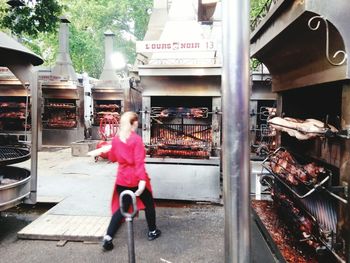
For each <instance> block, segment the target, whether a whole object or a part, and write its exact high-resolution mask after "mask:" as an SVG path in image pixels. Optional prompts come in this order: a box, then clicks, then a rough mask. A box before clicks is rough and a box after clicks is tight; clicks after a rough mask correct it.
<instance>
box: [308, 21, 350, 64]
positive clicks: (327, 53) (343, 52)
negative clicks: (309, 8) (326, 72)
mask: <svg viewBox="0 0 350 263" xmlns="http://www.w3.org/2000/svg"><path fill="white" fill-rule="evenodd" d="M314 20H317V22H316V24H315V25H312V22H313V21H314ZM321 20H322V21H324V23H325V25H326V57H327V60H328V62H329V63H330V64H332V65H333V66H340V65H342V64H344V63H345V61H346V60H347V56H348V55H347V53H346V52H345V51H344V50H338V51H336V52H335V53H334V55H333V56H332V58H333V59H334V58H336V57H337V56H338V55H339V54H340V55H343V59H342V60H341V61H340V62H338V63H336V62H333V61H332V60H331V59H330V56H329V26H328V21H327V19H326V18H325V17H324V16H313V17H311V18H310V19H309V22H308V26H309V28H310V29H311V30H313V31H316V30H318V29H319V27H320V24H321V22H320V21H321Z"/></svg>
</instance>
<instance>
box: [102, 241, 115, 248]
mask: <svg viewBox="0 0 350 263" xmlns="http://www.w3.org/2000/svg"><path fill="white" fill-rule="evenodd" d="M102 248H103V250H104V251H109V250H112V249H113V248H114V245H113V242H112V240H109V241H108V240H105V239H104V240H103V241H102Z"/></svg>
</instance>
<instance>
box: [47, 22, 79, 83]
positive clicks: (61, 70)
mask: <svg viewBox="0 0 350 263" xmlns="http://www.w3.org/2000/svg"><path fill="white" fill-rule="evenodd" d="M60 20H61V24H60V30H59V51H58V54H57V59H56V64H55V66H54V67H53V69H52V75H53V76H60V77H61V80H67V81H69V80H70V81H74V82H77V81H78V79H77V76H76V73H75V70H74V68H73V64H72V60H71V58H70V55H69V28H68V24H69V23H70V22H69V20H68V19H67V18H66V17H60Z"/></svg>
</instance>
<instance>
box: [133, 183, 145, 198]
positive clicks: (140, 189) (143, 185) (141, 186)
mask: <svg viewBox="0 0 350 263" xmlns="http://www.w3.org/2000/svg"><path fill="white" fill-rule="evenodd" d="M145 188H146V181H144V180H140V182H139V185H138V188H137V190H136V191H135V195H136V196H140V195H142V193H143V191H144V190H145Z"/></svg>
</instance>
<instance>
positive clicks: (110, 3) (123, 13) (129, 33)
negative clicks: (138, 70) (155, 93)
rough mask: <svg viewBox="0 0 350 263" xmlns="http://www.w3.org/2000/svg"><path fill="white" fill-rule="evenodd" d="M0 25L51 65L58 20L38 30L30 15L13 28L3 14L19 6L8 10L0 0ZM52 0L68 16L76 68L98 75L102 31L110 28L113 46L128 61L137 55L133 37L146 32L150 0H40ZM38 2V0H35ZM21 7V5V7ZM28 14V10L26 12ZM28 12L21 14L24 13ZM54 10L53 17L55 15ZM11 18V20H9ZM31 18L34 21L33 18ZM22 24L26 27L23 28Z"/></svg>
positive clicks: (79, 70) (137, 38)
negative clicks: (19, 25) (113, 40)
mask: <svg viewBox="0 0 350 263" xmlns="http://www.w3.org/2000/svg"><path fill="white" fill-rule="evenodd" d="M0 1H1V2H0V20H1V22H0V26H1V27H2V28H10V29H11V31H12V32H15V33H17V35H18V36H20V37H21V39H22V41H23V44H25V45H26V46H28V47H29V48H31V49H32V50H33V51H34V52H36V53H37V54H39V55H41V56H42V57H43V58H44V60H45V65H50V66H51V65H53V64H54V61H55V59H56V54H57V49H58V35H57V29H58V24H57V20H56V24H55V26H53V29H54V30H51V29H52V28H51V27H50V28H43V30H41V31H39V30H38V28H36V25H35V23H37V22H35V21H34V20H33V19H32V20H31V22H30V24H28V23H29V22H28V21H29V20H28V19H27V23H26V24H23V26H21V27H20V29H21V30H22V31H21V30H19V29H15V28H14V26H13V25H12V24H10V23H9V21H8V22H6V23H2V22H3V21H4V17H5V16H8V12H10V13H13V14H15V13H18V10H17V8H16V10H9V8H8V7H7V5H6V1H4V0H0ZM41 1H42V3H44V2H45V1H54V2H56V1H57V3H58V5H59V6H60V7H61V9H62V10H61V14H63V15H65V16H67V18H68V19H69V20H70V22H71V24H70V39H69V42H70V54H71V58H72V61H73V65H74V68H75V70H76V72H88V73H89V75H91V76H93V77H96V78H98V77H99V76H100V73H101V70H102V67H103V64H104V61H103V59H104V34H103V33H104V32H105V31H106V30H108V29H109V30H112V31H113V32H114V33H115V35H116V37H115V39H116V41H115V50H117V51H120V52H121V53H123V54H124V56H125V58H126V60H127V62H128V63H133V62H134V60H135V57H136V52H135V40H142V39H143V36H144V34H145V32H146V29H147V25H148V19H149V14H148V11H149V10H150V8H151V7H152V3H153V1H152V0H119V1H115V0H74V1H72V0H41ZM37 2H38V3H39V1H38V0H37ZM22 9H23V8H22ZM27 15H28V14H27ZM27 15H23V17H26V16H27ZM58 16H59V14H58V13H57V14H56V15H55V17H56V18H57V17H58ZM11 21H12V20H11ZM33 21H34V22H33ZM22 28H25V29H26V30H23V29H22Z"/></svg>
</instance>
